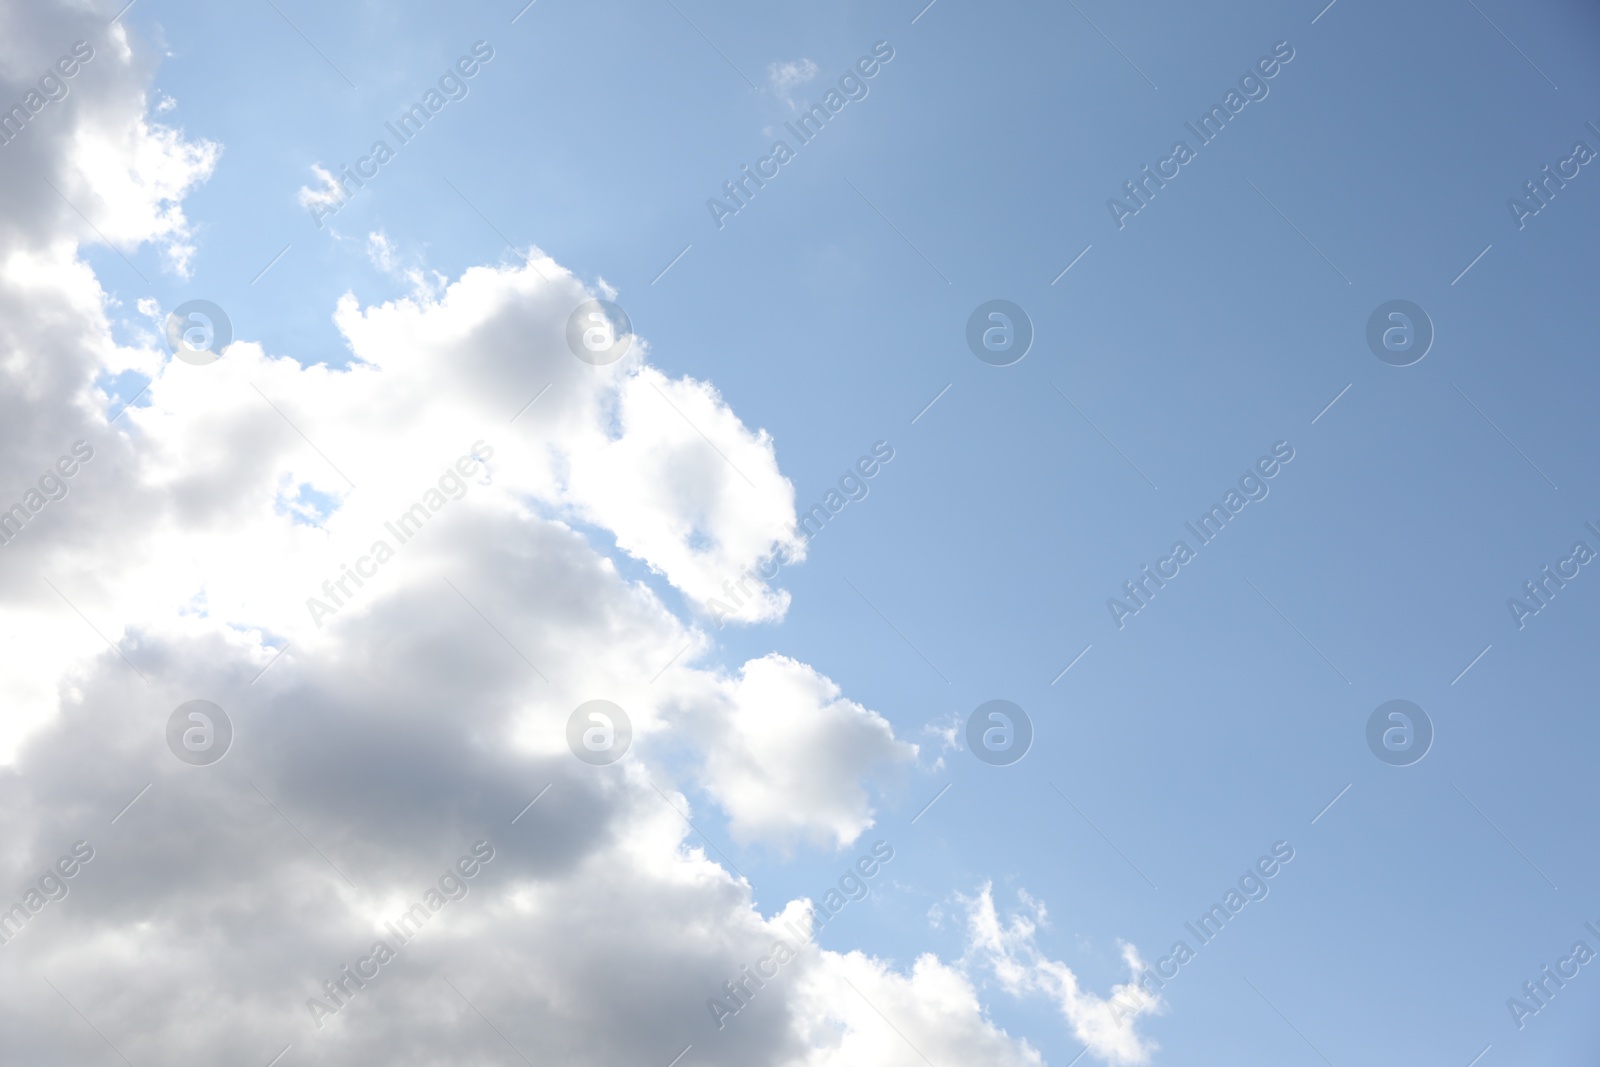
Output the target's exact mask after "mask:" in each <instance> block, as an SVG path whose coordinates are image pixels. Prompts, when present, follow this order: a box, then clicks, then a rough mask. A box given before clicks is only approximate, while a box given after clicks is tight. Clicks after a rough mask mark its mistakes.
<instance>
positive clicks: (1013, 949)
mask: <svg viewBox="0 0 1600 1067" xmlns="http://www.w3.org/2000/svg"><path fill="white" fill-rule="evenodd" d="M1018 898H1019V901H1020V903H1021V905H1022V911H1020V912H1018V913H1016V914H1013V915H1012V916H1011V919H1010V921H1009V922H1007V923H1004V924H1002V923H1001V921H1000V917H999V915H998V913H997V912H996V910H995V905H994V894H993V890H992V886H991V885H990V884H988V883H985V884H984V885H983V886H982V887H980V889H979V891H978V895H977V896H976V897H973V898H971V899H966V898H963V900H962V903H963V904H965V905H966V908H967V959H968V960H969V961H970V962H971V963H972V964H973V965H975V966H979V967H984V968H987V969H988V970H990V971H992V972H993V974H994V975H995V977H996V978H997V979H998V980H999V982H1000V984H1001V986H1002V987H1004V988H1005V989H1006V991H1007V992H1009V993H1011V994H1013V995H1023V994H1028V993H1042V994H1044V995H1045V996H1047V997H1049V998H1051V999H1052V1000H1054V1001H1055V1003H1056V1008H1057V1010H1059V1011H1060V1012H1061V1017H1062V1018H1063V1019H1065V1020H1066V1021H1067V1024H1068V1025H1069V1026H1071V1027H1072V1032H1073V1034H1074V1035H1075V1036H1076V1037H1077V1039H1078V1040H1079V1041H1082V1042H1083V1043H1084V1044H1085V1045H1087V1046H1088V1047H1089V1051H1091V1052H1092V1053H1094V1054H1095V1055H1096V1056H1098V1057H1100V1058H1101V1059H1103V1060H1106V1061H1108V1062H1110V1063H1114V1064H1142V1063H1147V1062H1149V1059H1150V1054H1151V1052H1153V1051H1154V1050H1155V1048H1156V1046H1155V1044H1154V1042H1151V1041H1149V1040H1148V1039H1145V1038H1141V1037H1140V1035H1139V1033H1138V1031H1137V1029H1136V1025H1137V1020H1138V1017H1139V1016H1141V1015H1150V1014H1158V1013H1159V1012H1160V1011H1161V1010H1162V1001H1161V1000H1160V999H1159V997H1152V996H1150V995H1148V994H1146V993H1144V992H1143V991H1142V990H1140V989H1139V988H1138V986H1137V985H1135V984H1134V982H1133V977H1132V976H1137V975H1138V973H1139V972H1140V971H1142V970H1143V969H1144V963H1143V961H1142V960H1140V958H1139V953H1138V950H1137V949H1136V948H1134V946H1132V945H1129V944H1124V945H1123V946H1122V959H1123V962H1124V963H1125V964H1126V965H1127V967H1128V972H1129V975H1130V979H1129V981H1127V982H1125V983H1122V984H1121V985H1116V986H1113V987H1112V989H1111V995H1110V996H1109V997H1101V996H1099V995H1098V994H1096V993H1094V992H1092V991H1089V990H1086V989H1084V988H1083V987H1082V985H1081V984H1080V983H1079V981H1078V976H1077V975H1075V974H1074V973H1073V972H1072V969H1071V968H1070V967H1068V966H1067V965H1066V964H1065V963H1062V962H1061V961H1060V960H1054V959H1051V958H1050V957H1048V956H1046V955H1045V954H1044V953H1043V952H1042V951H1041V950H1040V949H1039V946H1038V944H1037V942H1036V940H1035V934H1036V933H1037V931H1038V929H1039V927H1040V926H1041V925H1043V924H1044V922H1045V908H1044V905H1043V904H1042V903H1040V902H1039V901H1037V900H1034V899H1033V898H1031V897H1029V896H1028V895H1027V894H1026V893H1019V894H1018Z"/></svg>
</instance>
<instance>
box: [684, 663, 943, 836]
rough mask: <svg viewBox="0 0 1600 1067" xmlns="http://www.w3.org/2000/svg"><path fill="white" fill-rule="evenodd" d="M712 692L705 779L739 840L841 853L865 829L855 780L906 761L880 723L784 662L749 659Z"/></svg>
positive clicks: (868, 810) (906, 749)
mask: <svg viewBox="0 0 1600 1067" xmlns="http://www.w3.org/2000/svg"><path fill="white" fill-rule="evenodd" d="M722 691H723V696H724V699H725V704H724V706H723V711H722V714H721V715H719V716H717V717H716V718H715V719H714V720H713V722H712V724H711V726H710V729H709V731H708V732H709V737H708V738H707V740H706V742H705V744H706V747H707V749H708V754H707V757H706V768H705V780H706V787H707V789H708V790H709V792H710V793H711V794H712V795H713V796H714V797H716V798H717V801H718V803H719V804H720V806H721V807H722V808H723V809H724V810H725V811H727V812H728V813H729V816H730V821H731V828H732V830H733V833H734V835H735V836H736V837H738V838H740V839H745V840H765V841H776V842H780V843H784V844H790V843H794V842H800V841H810V842H813V843H815V844H819V845H832V846H833V847H836V848H845V847H847V846H848V845H850V844H852V843H854V842H855V840H856V839H857V838H858V837H860V835H861V834H862V833H863V832H864V831H865V830H866V829H867V828H868V827H870V826H871V825H872V821H873V820H872V816H873V812H872V806H871V798H870V797H869V796H868V794H867V791H866V790H865V789H864V788H863V786H862V781H863V779H866V778H868V777H869V776H871V775H872V774H873V773H874V772H877V771H879V770H880V769H887V768H890V767H893V766H895V765H897V764H899V765H905V764H909V763H910V762H912V761H913V760H915V759H916V755H917V747H916V746H915V745H912V744H907V743H906V742H903V741H897V740H896V739H895V736H894V730H893V728H891V727H890V725H889V723H888V721H887V720H885V719H884V718H883V717H882V716H880V715H878V714H877V713H876V712H873V711H869V710H868V709H866V708H864V707H862V706H861V705H860V704H857V703H855V702H854V701H851V700H847V699H845V698H843V697H842V696H841V695H840V692H839V687H838V686H837V685H835V684H834V683H833V682H832V681H830V680H829V679H827V678H824V677H823V676H822V675H820V674H818V673H817V672H816V670H814V669H813V668H811V667H809V666H807V665H805V664H803V663H797V662H796V661H794V660H792V659H789V658H788V657H786V656H780V655H778V654H776V653H773V654H770V655H767V656H763V657H762V658H761V659H756V660H751V661H750V662H748V663H746V664H745V665H744V668H743V670H742V671H741V673H740V676H739V677H738V678H735V679H729V680H728V681H727V682H726V683H725V684H724V685H723V687H722Z"/></svg>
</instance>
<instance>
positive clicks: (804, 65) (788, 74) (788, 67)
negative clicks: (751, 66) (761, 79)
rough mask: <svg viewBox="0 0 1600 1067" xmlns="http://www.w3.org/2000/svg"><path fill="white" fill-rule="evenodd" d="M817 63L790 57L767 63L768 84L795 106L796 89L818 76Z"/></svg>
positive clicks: (782, 98) (779, 97)
mask: <svg viewBox="0 0 1600 1067" xmlns="http://www.w3.org/2000/svg"><path fill="white" fill-rule="evenodd" d="M817 70H818V67H817V64H816V63H815V62H814V61H813V60H810V59H803V58H802V59H790V60H785V61H784V62H782V63H768V64H767V84H769V85H771V86H772V91H773V92H775V93H776V94H777V95H778V99H780V100H782V101H783V102H784V103H786V104H788V105H789V107H790V108H794V106H795V103H794V90H795V89H798V88H799V87H800V86H802V85H804V84H806V83H807V82H809V81H810V80H811V79H813V78H815V77H816V76H817Z"/></svg>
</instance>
